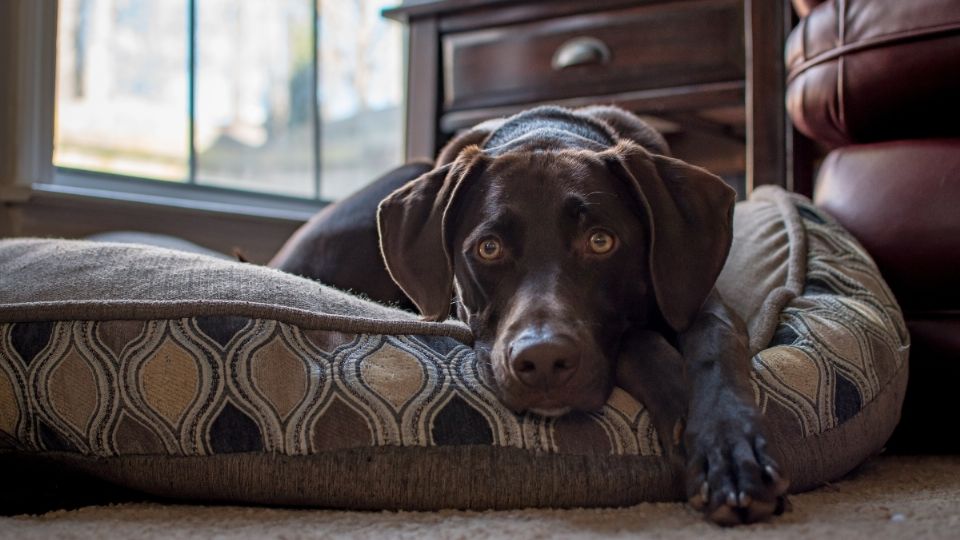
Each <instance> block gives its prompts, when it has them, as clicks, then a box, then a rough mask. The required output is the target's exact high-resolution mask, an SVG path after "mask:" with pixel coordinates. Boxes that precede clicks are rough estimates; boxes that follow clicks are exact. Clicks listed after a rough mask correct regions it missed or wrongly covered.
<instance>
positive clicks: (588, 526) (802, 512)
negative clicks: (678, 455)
mask: <svg viewBox="0 0 960 540" xmlns="http://www.w3.org/2000/svg"><path fill="white" fill-rule="evenodd" d="M792 503H793V511H792V512H790V513H788V514H786V515H784V516H782V517H780V518H778V519H776V520H775V521H774V522H772V523H765V524H759V525H753V526H749V527H740V528H735V529H721V528H719V527H715V526H713V525H710V524H707V523H705V522H704V521H702V520H701V519H700V517H699V516H698V515H696V514H695V513H694V512H692V511H691V510H689V509H688V508H687V507H685V506H684V505H681V504H640V505H637V506H633V507H630V508H621V509H573V510H533V509H530V510H519V511H510V512H456V511H443V512H424V513H406V512H400V513H396V512H382V513H371V512H340V511H324V510H293V509H277V508H251V507H233V506H222V507H211V506H173V505H168V506H167V505H160V504H155V503H137V504H124V505H115V506H92V507H85V508H80V509H77V510H70V511H62V510H61V511H56V512H50V513H47V514H44V515H39V516H14V517H4V518H0V538H16V539H33V538H37V539H40V538H43V539H47V538H147V539H151V538H174V539H180V538H211V537H216V538H224V539H226V538H250V539H254V538H257V539H259V538H282V539H298V538H410V539H418V540H420V539H433V538H438V539H439V538H451V539H471V540H473V539H484V538H584V539H586V538H590V539H594V538H662V539H686V538H691V539H693V538H704V537H714V538H787V539H789V538H817V539H821V538H841V539H844V540H847V539H860V538H862V539H870V540H878V539H881V538H897V539H904V538H906V539H909V540H922V539H927V538H958V539H960V456H949V457H909V456H896V457H881V458H877V459H875V460H873V461H872V462H870V463H868V464H867V465H865V466H863V467H861V468H860V469H859V470H857V471H856V472H855V473H854V474H852V475H851V476H850V477H848V478H847V479H845V480H843V481H841V482H837V483H835V484H831V485H827V486H824V487H822V488H820V489H818V490H815V491H812V492H809V493H805V494H800V495H796V496H793V497H792Z"/></svg>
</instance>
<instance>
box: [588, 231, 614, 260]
mask: <svg viewBox="0 0 960 540" xmlns="http://www.w3.org/2000/svg"><path fill="white" fill-rule="evenodd" d="M616 242H617V241H616V239H614V237H613V235H612V234H610V233H608V232H607V231H597V232H595V233H593V234H591V235H590V251H592V252H594V253H596V254H597V255H603V254H605V253H610V250H612V249H613V246H614V245H616Z"/></svg>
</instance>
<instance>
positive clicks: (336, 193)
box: [319, 0, 403, 199]
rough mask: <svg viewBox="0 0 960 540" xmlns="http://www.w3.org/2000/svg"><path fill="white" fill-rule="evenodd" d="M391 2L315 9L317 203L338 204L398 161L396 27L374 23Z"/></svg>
mask: <svg viewBox="0 0 960 540" xmlns="http://www.w3.org/2000/svg"><path fill="white" fill-rule="evenodd" d="M397 3H398V2H397V1H396V0H322V1H321V4H320V21H321V22H320V51H319V58H320V103H321V114H322V128H321V129H322V135H321V137H320V142H321V148H322V150H321V155H322V157H323V159H322V163H321V169H320V171H321V173H320V191H321V193H320V195H321V197H322V198H324V199H339V198H342V197H343V196H345V195H347V194H349V193H351V192H353V191H355V190H356V189H358V188H359V187H361V186H362V185H363V184H364V183H367V182H369V181H370V180H373V179H374V178H375V177H376V176H378V175H380V174H382V173H383V172H385V171H386V170H388V169H389V168H391V167H395V166H396V165H399V164H400V163H401V162H402V159H403V109H402V104H403V42H402V38H403V36H402V28H403V26H402V25H401V24H400V23H397V22H394V21H388V20H386V19H384V18H383V17H381V16H380V11H381V10H382V9H383V8H385V7H390V6H393V5H396V4H397Z"/></svg>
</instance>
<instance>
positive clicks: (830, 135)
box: [786, 0, 960, 146]
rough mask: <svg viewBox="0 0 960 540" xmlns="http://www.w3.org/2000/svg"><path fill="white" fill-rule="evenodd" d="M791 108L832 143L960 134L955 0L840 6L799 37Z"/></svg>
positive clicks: (884, 0) (792, 57)
mask: <svg viewBox="0 0 960 540" xmlns="http://www.w3.org/2000/svg"><path fill="white" fill-rule="evenodd" d="M786 62H787V67H788V70H789V77H788V86H787V109H788V111H789V113H790V115H791V118H792V119H793V121H794V124H796V126H797V128H798V129H799V130H800V131H802V132H803V133H804V134H806V135H807V136H809V137H811V138H813V139H816V140H819V141H821V142H824V143H826V144H828V145H831V146H839V145H843V144H849V143H855V142H874V141H882V140H889V139H900V138H921V137H940V136H957V135H960V128H958V125H960V107H958V106H957V101H956V100H957V96H958V95H960V77H958V76H957V74H958V73H960V6H958V4H957V2H956V1H955V0H910V1H904V0H830V1H828V2H825V3H823V4H820V5H819V6H817V7H816V8H814V9H813V10H812V11H811V12H810V13H809V15H808V16H807V17H806V18H804V19H802V20H801V21H800V23H799V24H798V25H797V27H796V28H795V29H794V30H793V32H791V34H790V37H789V38H788V40H787V46H786Z"/></svg>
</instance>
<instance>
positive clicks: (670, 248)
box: [601, 141, 736, 332]
mask: <svg viewBox="0 0 960 540" xmlns="http://www.w3.org/2000/svg"><path fill="white" fill-rule="evenodd" d="M601 156H602V157H604V158H605V161H606V162H607V165H608V167H609V168H610V170H611V171H613V172H614V174H616V175H618V176H620V177H622V178H623V179H624V180H625V181H626V182H627V183H628V184H629V186H630V187H631V189H632V190H633V191H634V192H635V193H636V195H637V197H638V199H639V203H640V206H641V208H643V210H644V212H645V213H646V214H647V220H648V223H647V226H648V227H649V231H650V250H649V254H650V255H649V256H650V275H651V279H652V281H653V289H654V294H655V295H656V299H657V304H658V306H659V308H660V312H661V313H662V314H663V317H664V319H665V320H666V322H667V324H669V325H670V327H671V328H673V329H674V330H676V331H678V332H679V331H682V330H685V329H686V328H687V327H688V326H689V325H690V324H691V323H692V322H693V319H694V317H696V315H697V313H698V312H699V311H700V308H701V307H702V306H703V302H704V301H705V300H706V299H707V296H708V295H709V294H710V291H711V290H712V289H713V286H714V283H715V282H716V280H717V276H719V275H720V270H722V269H723V265H724V263H725V262H726V259H727V254H728V252H729V251H730V243H731V242H732V240H733V205H734V202H735V201H736V192H735V191H734V190H733V188H731V187H730V186H728V185H727V184H726V183H725V182H724V181H723V180H721V179H720V178H719V177H717V176H715V175H713V174H711V173H710V172H708V171H706V170H705V169H702V168H700V167H696V166H694V165H690V164H688V163H684V162H683V161H680V160H678V159H674V158H671V157H667V156H661V155H657V154H651V153H649V152H647V151H646V150H645V149H643V148H642V147H640V146H639V145H637V144H634V143H632V142H628V141H623V142H621V143H620V144H618V145H617V146H616V147H614V148H612V149H610V150H607V151H605V152H603V153H601Z"/></svg>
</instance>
